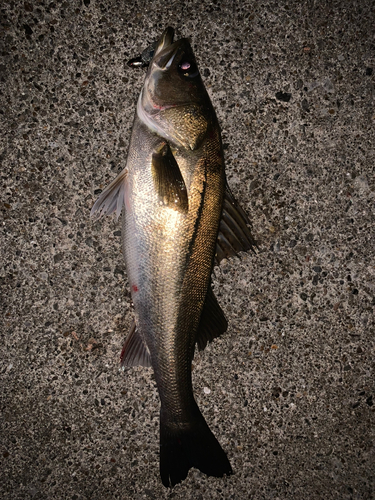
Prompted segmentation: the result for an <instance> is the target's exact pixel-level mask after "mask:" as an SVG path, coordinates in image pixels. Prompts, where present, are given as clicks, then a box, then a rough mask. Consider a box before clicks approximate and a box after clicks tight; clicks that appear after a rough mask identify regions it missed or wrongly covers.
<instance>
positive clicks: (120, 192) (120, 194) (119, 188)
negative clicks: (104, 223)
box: [90, 168, 128, 219]
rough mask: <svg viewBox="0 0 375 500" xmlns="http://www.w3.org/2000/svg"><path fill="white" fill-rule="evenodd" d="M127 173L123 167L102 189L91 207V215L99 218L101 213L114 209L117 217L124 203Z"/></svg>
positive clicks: (111, 211)
mask: <svg viewBox="0 0 375 500" xmlns="http://www.w3.org/2000/svg"><path fill="white" fill-rule="evenodd" d="M127 175H128V171H127V169H126V168H125V169H124V170H123V171H122V172H121V173H120V174H119V175H118V176H117V177H116V179H115V180H113V181H112V182H111V184H109V185H108V186H107V187H106V188H105V189H104V191H103V192H102V193H101V194H100V196H99V198H98V199H97V200H96V202H95V203H94V206H93V207H92V209H91V212H90V216H91V217H93V218H94V219H100V217H103V215H110V214H112V213H113V212H114V211H116V216H117V218H119V216H120V213H121V210H122V206H123V205H124V204H125V190H126V177H127Z"/></svg>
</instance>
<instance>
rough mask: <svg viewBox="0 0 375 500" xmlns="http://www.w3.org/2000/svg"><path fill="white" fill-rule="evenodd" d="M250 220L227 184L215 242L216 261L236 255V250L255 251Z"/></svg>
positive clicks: (255, 246)
mask: <svg viewBox="0 0 375 500" xmlns="http://www.w3.org/2000/svg"><path fill="white" fill-rule="evenodd" d="M248 226H250V221H249V218H248V217H247V215H246V214H245V212H244V211H243V210H242V208H241V207H240V205H239V204H238V203H237V201H236V200H235V198H234V196H233V195H232V193H231V191H230V189H229V186H228V184H227V185H226V188H225V194H224V203H223V214H222V216H221V221H220V226H219V234H218V237H217V242H216V255H215V260H216V263H217V264H219V263H220V262H221V261H222V260H223V259H224V258H228V257H233V256H235V255H238V252H247V251H248V250H252V251H253V252H255V248H257V244H256V241H255V240H254V238H253V236H252V234H251V232H250V229H249V227H248Z"/></svg>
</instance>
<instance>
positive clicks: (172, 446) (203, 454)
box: [160, 406, 232, 487]
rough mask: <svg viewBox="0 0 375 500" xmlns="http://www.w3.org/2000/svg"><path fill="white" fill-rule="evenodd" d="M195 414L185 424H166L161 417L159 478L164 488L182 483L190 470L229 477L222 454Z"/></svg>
mask: <svg viewBox="0 0 375 500" xmlns="http://www.w3.org/2000/svg"><path fill="white" fill-rule="evenodd" d="M196 410H197V414H196V417H195V418H194V420H192V421H190V422H188V423H184V424H178V423H173V424H172V423H169V422H166V419H165V418H163V414H162V412H161V414H160V475H161V480H162V482H163V484H164V486H166V487H169V486H174V485H175V484H177V483H179V482H181V481H183V480H184V479H185V478H186V476H187V474H188V472H189V469H190V468H191V467H196V468H197V469H199V470H200V471H201V472H203V473H204V474H207V475H208V476H215V477H222V476H224V474H228V475H229V474H232V467H231V465H230V463H229V460H228V458H227V455H226V453H225V451H224V450H223V449H222V447H221V446H220V444H219V442H218V441H217V439H216V438H215V436H214V435H213V434H212V432H211V430H210V428H209V427H208V425H207V423H206V421H205V419H204V418H203V415H202V414H201V413H200V411H199V409H198V406H196Z"/></svg>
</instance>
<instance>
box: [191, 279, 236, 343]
mask: <svg viewBox="0 0 375 500" xmlns="http://www.w3.org/2000/svg"><path fill="white" fill-rule="evenodd" d="M227 328H228V322H227V320H226V319H225V316H224V313H223V310H222V309H221V307H220V305H219V303H218V301H217V299H216V297H215V295H214V292H213V291H212V288H211V285H210V286H209V287H208V291H207V296H206V301H205V303H204V306H203V311H202V315H201V319H200V323H199V328H198V331H197V339H196V342H197V345H198V349H199V350H200V351H202V350H203V349H204V348H205V347H206V345H207V343H208V342H211V341H212V340H213V339H215V338H216V337H219V336H220V335H221V334H222V333H224V332H226V330H227Z"/></svg>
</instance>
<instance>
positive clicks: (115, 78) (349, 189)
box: [0, 0, 375, 500]
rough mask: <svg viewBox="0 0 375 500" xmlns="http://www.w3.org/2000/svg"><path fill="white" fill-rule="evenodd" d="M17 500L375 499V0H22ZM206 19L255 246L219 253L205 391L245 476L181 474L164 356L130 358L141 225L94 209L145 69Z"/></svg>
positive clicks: (8, 419) (13, 176)
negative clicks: (168, 33) (163, 392)
mask: <svg viewBox="0 0 375 500" xmlns="http://www.w3.org/2000/svg"><path fill="white" fill-rule="evenodd" d="M0 12H1V49H0V50H1V61H0V83H1V96H0V100H1V103H0V104H1V109H0V113H1V114H0V120H1V128H0V137H1V139H0V141H1V150H0V155H1V156H0V158H1V171H0V174H1V194H0V201H1V203H0V208H1V222H0V224H1V226H0V227H1V256H0V260H1V270H0V272H1V307H2V314H1V318H0V321H1V345H0V352H1V355H0V356H1V359H0V372H1V379H0V384H1V393H0V402H1V416H0V451H1V453H0V460H1V465H0V496H1V498H4V499H71V500H83V499H95V500H99V499H100V500H103V499H136V500H140V499H163V498H164V499H167V498H171V499H172V498H173V499H194V500H199V499H247V498H249V499H254V500H255V499H280V500H281V499H292V498H293V499H303V498H304V499H311V500H316V499H344V500H346V499H347V500H349V499H371V498H374V497H375V488H374V477H375V452H374V443H375V436H374V428H375V427H374V424H375V419H374V410H375V406H374V399H375V389H374V385H375V383H374V355H375V344H374V311H375V264H374V248H375V238H374V226H375V217H374V215H375V170H374V164H375V154H374V144H375V137H374V135H375V134H374V130H375V126H374V125H375V124H374V121H375V115H374V82H375V38H374V26H375V5H374V2H371V1H356V2H355V1H345V0H344V1H341V0H340V1H333V2H325V1H313V0H311V1H302V2H300V1H294V0H285V1H281V2H276V1H267V0H265V1H264V2H261V3H260V2H255V1H248V2H229V1H228V2H224V1H223V2H220V1H219V0H216V1H215V0H213V1H208V0H199V1H196V0H191V1H188V2H173V1H172V2H165V3H164V2H160V1H159V0H157V1H155V2H154V3H149V2H148V1H147V2H146V1H144V2H143V1H137V0H135V1H134V2H129V4H128V3H127V2H122V1H119V0H108V1H105V0H102V1H99V0H91V1H90V0H85V1H83V2H80V1H73V0H72V1H54V2H50V1H48V0H35V1H32V0H30V1H26V2H24V1H12V0H5V1H4V2H2V3H1V7H0ZM168 25H170V26H173V27H175V29H176V36H177V37H181V36H188V37H190V38H191V40H192V44H193V48H194V50H195V53H196V57H197V60H198V63H199V66H200V70H201V73H202V76H203V79H204V81H205V84H206V86H207V89H208V92H209V94H210V96H211V98H212V102H213V104H214V107H215V109H216V111H217V115H218V118H219V121H220V124H221V127H222V135H223V142H224V147H225V155H226V165H227V167H226V169H227V176H228V181H229V184H230V187H231V188H232V191H233V193H234V194H235V196H236V198H237V199H238V201H239V202H240V203H241V205H242V207H243V208H244V209H245V210H246V212H247V213H248V214H249V216H250V218H251V220H252V223H253V232H254V235H255V237H256V239H257V241H258V242H259V247H260V251H259V253H258V254H257V255H250V254H249V255H247V254H246V255H241V259H239V258H234V259H232V260H230V261H225V262H223V263H222V265H221V266H220V268H219V267H216V268H215V269H214V274H213V283H214V289H215V293H216V295H217V297H218V300H219V302H220V304H221V305H222V307H223V310H224V311H225V314H226V316H227V318H228V321H229V328H228V331H227V333H226V334H225V335H224V336H222V337H221V338H219V339H217V340H215V341H214V342H213V343H211V344H210V345H209V346H208V347H207V348H206V350H205V351H204V352H202V353H199V354H197V355H196V357H195V360H194V370H193V378H194V388H195V396H196V399H197V401H198V404H199V406H200V408H201V410H202V412H203V414H204V416H205V418H206V419H207V422H208V424H209V425H210V427H211V429H212V430H213V432H214V433H215V435H216V436H217V438H218V439H219V441H220V442H221V444H222V446H223V448H224V449H225V450H226V452H227V453H228V457H229V459H230V461H231V464H232V467H233V470H234V475H233V476H231V477H227V478H223V479H216V478H210V477H206V476H205V475H203V474H201V473H200V472H199V471H197V470H195V469H193V470H191V471H190V473H189V476H188V478H187V479H186V480H185V481H184V482H183V483H182V484H180V485H178V486H176V487H175V488H173V489H172V490H168V489H166V488H164V487H163V486H162V484H161V481H160V478H159V456H158V454H159V450H158V447H159V398H158V394H157V389H156V386H155V382H154V378H153V375H152V372H151V369H143V368H139V367H138V368H134V369H131V370H129V371H127V372H121V371H119V354H120V352H121V348H122V344H123V341H124V338H125V337H126V335H127V332H128V330H129V328H130V325H131V322H132V318H133V313H132V306H131V300H130V294H129V287H128V283H127V277H126V271H125V265H124V262H123V259H122V255H121V247H120V223H119V222H117V221H116V220H115V219H113V218H106V219H105V220H103V221H99V222H92V221H91V220H90V218H89V213H90V209H91V207H92V205H93V202H94V201H95V199H96V197H97V195H98V193H99V192H100V190H101V189H103V188H104V187H105V186H106V185H107V184H108V183H109V182H110V181H111V180H112V179H113V178H114V177H115V176H116V174H117V172H119V171H120V170H121V169H122V168H123V167H124V165H125V160H126V154H127V148H128V143H129V137H130V132H131V126H132V120H133V116H134V112H135V104H136V100H137V97H138V94H139V91H140V89H141V87H142V83H143V80H144V76H145V71H144V70H135V69H131V68H129V67H127V66H126V64H125V62H126V61H127V60H128V59H129V58H131V57H135V56H137V55H139V54H140V52H141V51H142V50H143V49H144V48H145V47H146V46H147V45H148V44H149V43H151V42H153V41H154V40H155V39H156V38H158V37H159V35H160V34H161V32H162V31H163V30H164V28H165V27H166V26H168Z"/></svg>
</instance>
